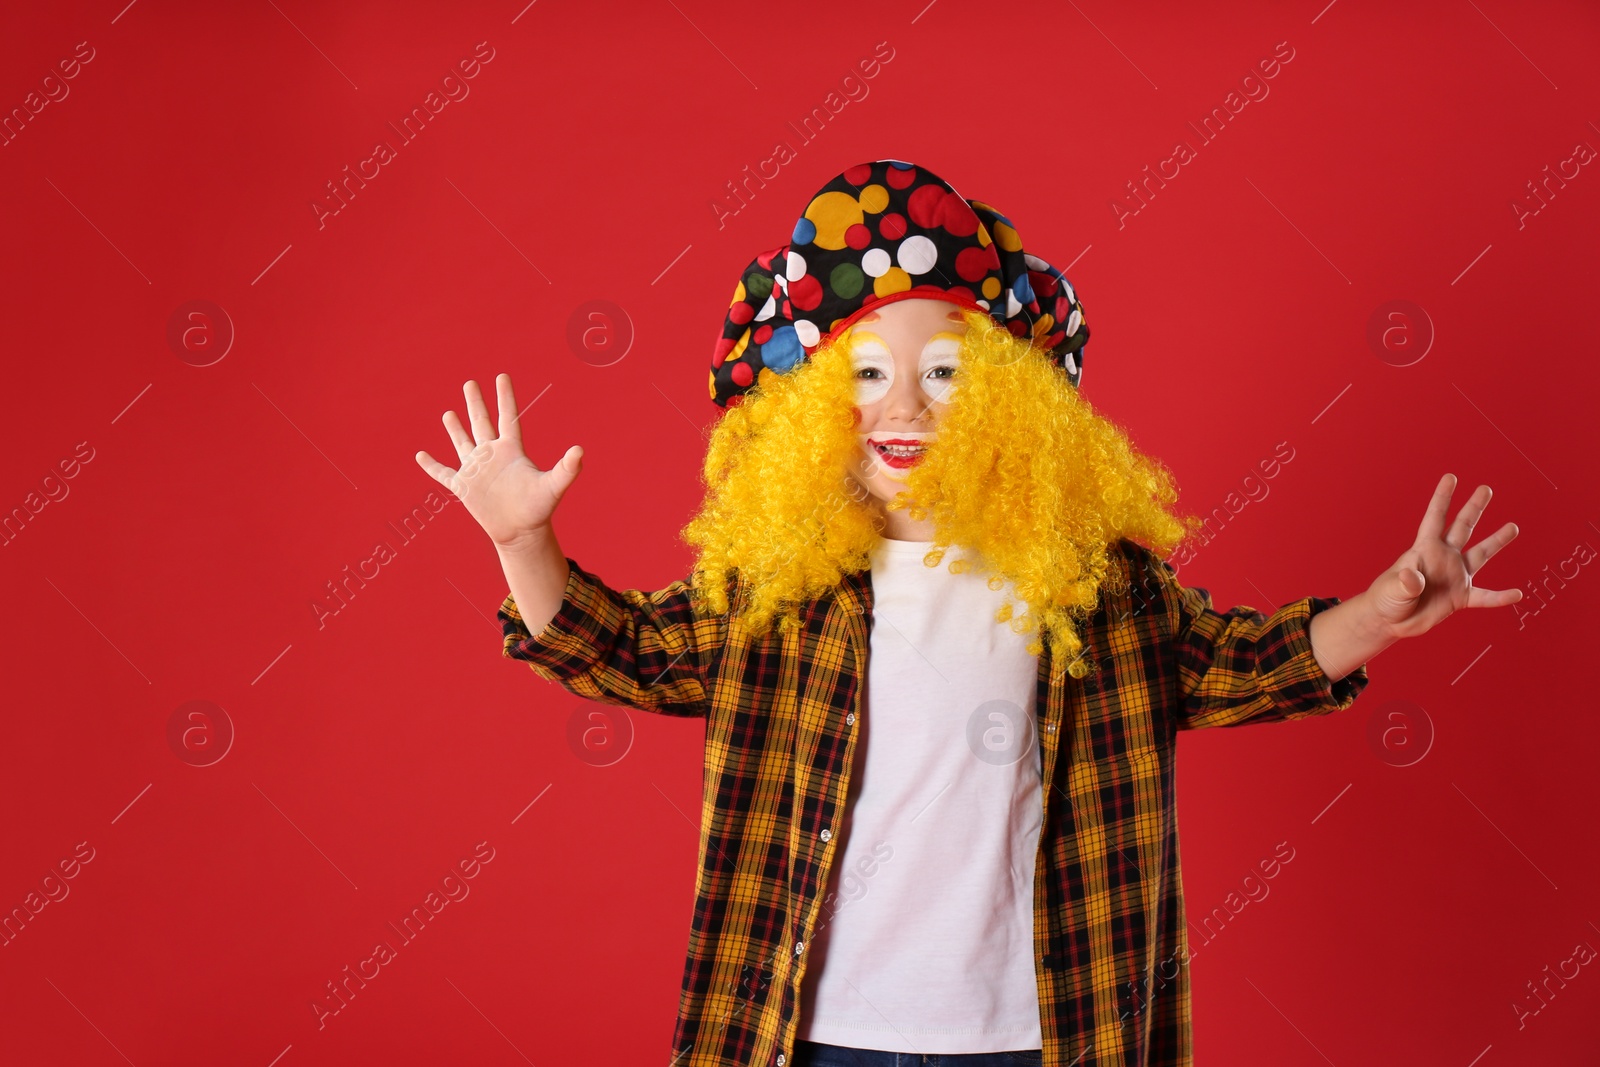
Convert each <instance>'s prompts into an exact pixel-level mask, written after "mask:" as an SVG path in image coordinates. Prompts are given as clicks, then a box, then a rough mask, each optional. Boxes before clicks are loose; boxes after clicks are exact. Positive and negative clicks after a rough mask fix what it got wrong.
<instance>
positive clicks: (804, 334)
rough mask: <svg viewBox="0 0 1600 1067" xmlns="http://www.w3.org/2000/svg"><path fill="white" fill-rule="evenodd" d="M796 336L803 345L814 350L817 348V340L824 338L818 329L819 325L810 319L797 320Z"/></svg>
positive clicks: (795, 324)
mask: <svg viewBox="0 0 1600 1067" xmlns="http://www.w3.org/2000/svg"><path fill="white" fill-rule="evenodd" d="M794 335H795V337H796V338H797V339H798V340H799V341H800V343H801V344H802V345H804V346H805V347H807V348H812V347H815V345H816V343H817V339H818V338H820V337H821V336H822V332H821V331H820V330H818V329H817V324H816V323H814V322H812V321H811V320H810V319H795V320H794Z"/></svg>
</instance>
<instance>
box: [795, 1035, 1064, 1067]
mask: <svg viewBox="0 0 1600 1067" xmlns="http://www.w3.org/2000/svg"><path fill="white" fill-rule="evenodd" d="M1043 1062H1044V1050H1043V1049H1037V1048H1036V1049H1027V1050H1023V1049H1018V1050H1017V1051H1015V1052H962V1053H954V1052H928V1053H921V1052H884V1051H882V1050H881V1049H871V1048H846V1047H844V1046H843V1045H824V1044H821V1043H819V1042H816V1041H805V1040H801V1039H796V1040H795V1043H794V1058H793V1059H792V1060H791V1061H790V1067H921V1065H926V1067H1018V1065H1021V1067H1039V1065H1040V1064H1041V1063H1043Z"/></svg>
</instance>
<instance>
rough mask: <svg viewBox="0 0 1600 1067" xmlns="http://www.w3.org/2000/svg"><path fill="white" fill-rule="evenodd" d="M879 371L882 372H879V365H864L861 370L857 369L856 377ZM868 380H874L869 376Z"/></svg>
mask: <svg viewBox="0 0 1600 1067" xmlns="http://www.w3.org/2000/svg"><path fill="white" fill-rule="evenodd" d="M878 373H880V372H879V370H878V368H877V367H862V368H861V369H860V370H858V371H856V377H857V378H862V377H865V376H866V375H868V374H878ZM867 380H868V381H872V379H871V378H868V379H867Z"/></svg>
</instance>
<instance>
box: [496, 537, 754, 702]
mask: <svg viewBox="0 0 1600 1067" xmlns="http://www.w3.org/2000/svg"><path fill="white" fill-rule="evenodd" d="M565 563H566V565H567V567H568V575H567V582H566V588H565V590H564V592H563V593H562V598H561V603H560V608H559V610H558V611H556V613H555V615H554V617H553V618H551V619H550V621H549V623H548V624H547V625H545V626H544V627H543V628H542V629H541V630H539V631H537V632H536V633H535V632H530V630H529V628H528V627H527V626H526V625H525V624H524V623H523V620H522V617H521V614H520V612H519V610H518V608H517V604H516V597H515V594H513V595H512V596H508V597H506V599H505V603H504V604H503V605H501V608H500V613H499V618H500V622H501V625H502V627H503V628H504V631H505V644H504V649H503V654H504V655H505V656H507V657H509V658H511V659H520V660H524V661H526V662H527V664H528V666H529V667H531V668H532V669H533V672H534V673H535V674H537V675H538V676H539V677H541V678H544V679H546V680H547V681H552V682H555V683H557V684H558V685H560V686H561V687H562V688H564V689H566V690H568V691H569V692H572V693H576V694H577V695H579V696H581V697H586V698H588V699H590V700H596V701H599V702H601V703H604V704H621V705H623V706H625V707H630V708H636V709H638V710H640V711H653V712H659V713H661V714H665V715H704V714H706V709H707V704H708V701H707V691H708V688H709V686H708V681H707V679H708V672H709V670H710V665H711V662H712V658H713V653H714V652H715V651H716V650H717V649H719V648H721V646H722V643H723V641H724V639H725V636H726V627H725V617H724V616H720V615H712V614H709V613H708V612H704V611H701V610H699V609H698V608H697V607H696V605H695V602H694V601H693V599H692V598H691V596H690V590H689V586H688V583H687V582H685V581H682V580H679V581H675V582H673V583H671V584H670V585H668V586H667V587H666V588H665V589H660V590H657V591H656V592H653V593H647V592H642V591H640V590H638V589H622V590H617V589H612V588H611V587H610V586H608V585H606V584H605V583H604V582H602V581H601V580H600V579H599V578H597V577H596V576H595V575H594V574H592V573H590V572H589V571H587V570H584V569H583V568H582V567H581V566H579V565H578V563H577V561H575V560H573V559H571V558H570V557H565Z"/></svg>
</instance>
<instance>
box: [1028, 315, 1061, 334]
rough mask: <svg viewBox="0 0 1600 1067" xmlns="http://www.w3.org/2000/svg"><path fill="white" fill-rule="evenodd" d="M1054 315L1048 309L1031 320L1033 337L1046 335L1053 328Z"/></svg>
mask: <svg viewBox="0 0 1600 1067" xmlns="http://www.w3.org/2000/svg"><path fill="white" fill-rule="evenodd" d="M1055 325H1056V319H1055V316H1054V315H1052V314H1050V313H1049V312H1048V311H1047V312H1045V313H1044V314H1043V315H1040V316H1039V317H1038V318H1037V319H1034V320H1033V335H1034V336H1035V337H1048V336H1049V334H1050V331H1051V330H1053V329H1055Z"/></svg>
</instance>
